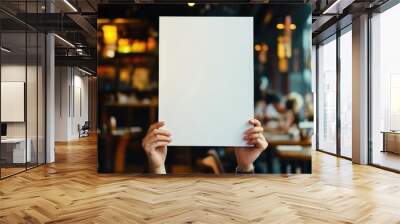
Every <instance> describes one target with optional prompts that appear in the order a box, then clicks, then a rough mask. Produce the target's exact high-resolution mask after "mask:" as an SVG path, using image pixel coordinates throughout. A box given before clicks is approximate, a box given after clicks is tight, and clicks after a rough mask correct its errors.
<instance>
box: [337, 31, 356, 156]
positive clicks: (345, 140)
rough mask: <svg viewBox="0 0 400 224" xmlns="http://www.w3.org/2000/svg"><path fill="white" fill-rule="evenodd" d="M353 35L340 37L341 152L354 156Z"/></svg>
mask: <svg viewBox="0 0 400 224" xmlns="http://www.w3.org/2000/svg"><path fill="white" fill-rule="evenodd" d="M351 48H352V35H351V30H350V31H349V32H347V33H345V34H343V35H342V36H341V37H340V127H341V129H340V150H341V151H340V152H341V155H343V156H346V157H349V158H351V156H352V148H351V141H352V137H351V136H352V125H351V124H352V96H353V95H352V49H351Z"/></svg>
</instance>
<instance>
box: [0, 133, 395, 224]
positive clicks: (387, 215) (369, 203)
mask: <svg viewBox="0 0 400 224" xmlns="http://www.w3.org/2000/svg"><path fill="white" fill-rule="evenodd" d="M56 155H57V162H56V163H55V164H51V165H46V166H42V167H39V168H36V169H33V170H30V171H28V172H26V173H22V174H19V175H17V176H14V177H11V178H8V179H5V180H3V181H0V223H221V224H222V223H373V224H376V223H384V224H386V223H400V175H399V174H395V173H391V172H387V171H384V170H380V169H377V168H373V167H369V166H359V165H352V164H351V162H349V161H347V160H343V159H338V158H335V157H333V156H330V155H326V154H323V153H319V152H315V153H314V155H313V174H312V175H294V176H289V177H284V176H275V175H267V176H256V177H248V176H245V177H162V178H154V177H135V176H130V175H118V174H107V175H104V174H97V173H96V148H95V139H94V138H86V139H84V140H81V141H77V142H72V143H70V144H58V145H57V154H56Z"/></svg>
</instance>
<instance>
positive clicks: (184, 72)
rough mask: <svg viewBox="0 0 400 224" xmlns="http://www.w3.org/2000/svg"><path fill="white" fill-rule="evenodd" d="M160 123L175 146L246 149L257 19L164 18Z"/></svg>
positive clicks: (161, 47)
mask: <svg viewBox="0 0 400 224" xmlns="http://www.w3.org/2000/svg"><path fill="white" fill-rule="evenodd" d="M159 32H160V45H159V120H160V121H164V122H165V124H166V126H165V128H166V129H168V130H169V131H170V132H171V133H172V142H171V144H170V145H173V146H246V142H245V141H244V140H243V133H244V131H245V130H246V129H247V128H249V127H250V126H249V124H248V120H249V119H251V118H253V116H254V96H253V88H254V87H253V86H254V84H253V79H254V77H253V76H254V73H253V69H254V65H253V17H160V31H159Z"/></svg>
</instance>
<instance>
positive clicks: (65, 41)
mask: <svg viewBox="0 0 400 224" xmlns="http://www.w3.org/2000/svg"><path fill="white" fill-rule="evenodd" d="M54 36H55V37H57V38H58V39H59V40H61V41H62V42H64V43H65V44H66V45H68V46H70V47H73V48H75V45H73V44H72V43H71V42H69V41H68V40H66V39H64V38H62V37H60V36H59V35H57V34H54Z"/></svg>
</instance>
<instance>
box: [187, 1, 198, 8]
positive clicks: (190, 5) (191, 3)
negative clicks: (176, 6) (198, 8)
mask: <svg viewBox="0 0 400 224" xmlns="http://www.w3.org/2000/svg"><path fill="white" fill-rule="evenodd" d="M187 4H188V6H189V7H193V6H195V5H196V3H194V2H188V3H187Z"/></svg>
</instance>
